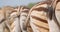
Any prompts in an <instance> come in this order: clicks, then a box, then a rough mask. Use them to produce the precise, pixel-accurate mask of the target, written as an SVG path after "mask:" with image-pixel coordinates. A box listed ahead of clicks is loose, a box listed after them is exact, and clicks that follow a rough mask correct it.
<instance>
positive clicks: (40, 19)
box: [26, 0, 60, 32]
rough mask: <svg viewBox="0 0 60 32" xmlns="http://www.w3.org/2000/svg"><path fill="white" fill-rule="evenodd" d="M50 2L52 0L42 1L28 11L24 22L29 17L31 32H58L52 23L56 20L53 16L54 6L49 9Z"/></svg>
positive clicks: (57, 28)
mask: <svg viewBox="0 0 60 32" xmlns="http://www.w3.org/2000/svg"><path fill="white" fill-rule="evenodd" d="M52 1H53V0H48V1H47V0H46V1H42V2H40V3H38V4H37V5H35V6H33V7H32V8H31V9H30V11H29V15H28V17H27V19H26V21H27V20H28V19H29V17H30V25H31V27H32V29H33V32H59V31H60V29H59V27H57V25H56V23H55V21H54V22H53V20H56V18H55V15H54V14H53V13H54V12H53V8H54V6H52V7H53V8H52V7H51V5H52ZM53 3H54V2H53ZM53 5H54V4H53ZM49 7H51V8H49ZM49 10H50V11H49ZM49 15H50V16H49ZM53 15H54V16H53ZM52 17H54V18H55V19H52ZM27 23H28V21H27ZM26 25H27V24H26ZM52 27H53V28H52Z"/></svg>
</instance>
